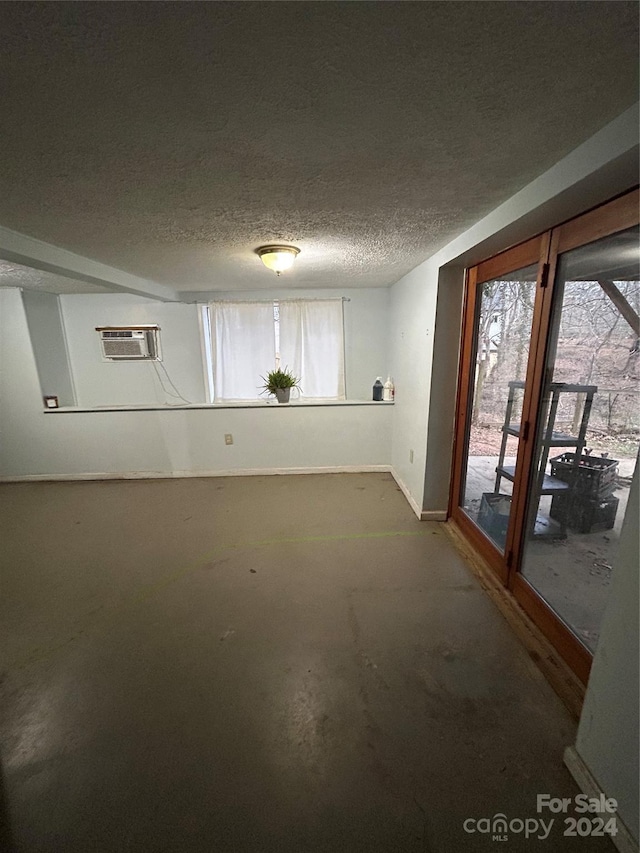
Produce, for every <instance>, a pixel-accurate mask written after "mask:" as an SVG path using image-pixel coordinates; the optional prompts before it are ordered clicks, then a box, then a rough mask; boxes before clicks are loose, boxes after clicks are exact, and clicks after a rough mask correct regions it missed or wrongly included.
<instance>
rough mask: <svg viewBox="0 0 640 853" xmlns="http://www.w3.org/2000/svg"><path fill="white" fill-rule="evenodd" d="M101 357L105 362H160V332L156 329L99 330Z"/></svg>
mask: <svg viewBox="0 0 640 853" xmlns="http://www.w3.org/2000/svg"><path fill="white" fill-rule="evenodd" d="M97 331H98V332H99V334H100V345H101V347H102V357H103V358H104V359H105V360H106V361H120V360H123V361H124V360H127V359H130V360H134V359H135V360H138V359H147V360H148V361H160V330H159V328H158V327H155V328H149V329H142V328H139V327H138V328H131V329H126V328H123V329H100V328H98V329H97Z"/></svg>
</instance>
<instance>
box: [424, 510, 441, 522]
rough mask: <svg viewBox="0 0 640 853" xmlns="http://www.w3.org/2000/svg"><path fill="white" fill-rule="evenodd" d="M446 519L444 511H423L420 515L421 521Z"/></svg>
mask: <svg viewBox="0 0 640 853" xmlns="http://www.w3.org/2000/svg"><path fill="white" fill-rule="evenodd" d="M447 518H448V515H447V511H446V509H423V510H422V512H421V513H420V520H421V521H446V520H447Z"/></svg>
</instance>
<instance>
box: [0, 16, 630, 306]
mask: <svg viewBox="0 0 640 853" xmlns="http://www.w3.org/2000/svg"><path fill="white" fill-rule="evenodd" d="M637 29H638V14H637V5H636V3H635V2H634V3H627V2H615V3H610V2H550V3H549V2H517V3H504V2H474V3H470V2H462V3H458V2H434V3H432V2H415V3H414V2H379V3H355V2H339V3H326V2H318V3H316V2H293V3H289V2H262V3H253V2H236V3H224V2H195V3H191V2H179V3H164V2H160V3H155V2H143V3H136V2H127V3H107V2H104V3H93V2H90V3H84V2H74V3H58V2H48V3H41V2H36V3H32V2H14V3H0V32H1V33H2V36H1V38H2V49H1V51H0V79H2V80H3V85H2V87H1V88H0V120H1V121H2V125H3V131H2V136H3V142H2V157H1V158H0V224H2V225H4V226H6V227H8V228H11V229H14V230H16V231H19V232H23V233H26V234H29V235H31V236H34V237H37V238H39V239H42V240H45V241H47V242H50V243H53V244H55V245H58V246H61V247H64V248H67V249H70V250H72V251H74V252H77V253H79V254H81V255H85V256H88V257H90V258H92V259H94V260H98V261H102V262H104V263H106V264H109V265H111V266H114V267H117V268H119V269H122V270H125V271H127V272H130V273H134V274H136V275H139V276H142V277H145V278H147V279H151V280H153V281H156V282H160V283H163V284H167V285H170V286H171V287H173V288H176V289H178V290H182V291H206V290H209V289H215V290H232V289H234V288H235V289H256V288H260V287H272V286H273V284H274V279H273V274H272V273H269V272H268V271H267V270H266V269H264V268H263V267H262V265H261V264H260V262H259V260H258V259H257V257H256V256H255V255H254V254H253V250H254V249H255V248H256V247H257V246H259V245H260V244H262V243H265V242H271V241H278V242H280V241H284V242H292V243H294V244H295V245H297V246H299V247H300V248H301V249H302V254H301V255H300V257H299V259H298V261H297V263H296V267H295V269H294V270H293V271H292V273H290V274H287V277H286V279H285V277H284V276H283V277H282V279H281V280H280V282H279V284H282V285H284V284H290V285H291V286H292V287H331V286H336V287H340V286H383V285H388V284H390V283H393V282H394V281H396V280H397V279H398V278H399V277H400V276H401V275H403V274H404V273H405V272H407V271H408V270H409V269H411V268H413V267H414V266H415V265H416V264H418V263H420V262H421V261H422V260H424V259H425V258H427V257H429V256H430V255H431V254H432V253H433V252H434V251H436V250H437V249H438V248H440V247H441V246H442V245H444V244H445V243H447V242H448V241H449V240H450V239H452V238H453V237H454V236H456V235H457V234H459V233H460V232H461V231H463V230H464V229H465V228H467V227H468V226H470V225H471V224H472V223H474V222H475V221H477V220H478V219H479V218H480V217H481V216H483V215H484V214H486V213H487V212H488V211H490V210H491V209H493V208H494V207H495V206H496V205H497V204H499V203H500V202H502V201H503V200H505V199H506V198H508V197H509V196H510V195H512V194H513V193H514V192H516V191H517V190H518V189H520V188H521V187H522V186H524V185H525V184H526V183H528V182H529V181H530V180H532V179H533V178H534V177H536V176H537V175H538V174H540V173H541V172H543V171H544V170H546V169H547V168H549V167H550V166H551V165H553V164H554V163H555V162H557V161H558V160H559V159H560V158H561V157H562V156H564V155H565V154H567V153H568V152H569V151H570V150H572V149H573V148H575V147H576V146H577V145H579V144H580V143H581V142H582V141H584V140H585V139H586V138H588V137H589V136H590V135H592V134H593V133H594V132H595V131H597V130H599V129H600V128H601V127H602V126H604V125H605V124H606V123H607V122H609V121H610V120H612V119H613V118H614V117H616V116H617V115H619V114H620V113H621V112H623V110H625V109H626V108H627V107H629V106H630V105H631V104H632V103H633V102H634V101H635V100H636V99H637V60H638V48H637V44H638V32H637Z"/></svg>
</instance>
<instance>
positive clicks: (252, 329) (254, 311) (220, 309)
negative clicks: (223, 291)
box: [209, 302, 276, 403]
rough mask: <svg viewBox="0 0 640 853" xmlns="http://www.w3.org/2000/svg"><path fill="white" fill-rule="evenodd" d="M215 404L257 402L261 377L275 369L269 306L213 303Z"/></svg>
mask: <svg viewBox="0 0 640 853" xmlns="http://www.w3.org/2000/svg"><path fill="white" fill-rule="evenodd" d="M209 311H210V317H211V340H212V344H213V347H212V348H213V381H214V395H215V396H214V401H215V402H216V403H218V402H222V401H225V400H246V401H249V400H258V399H260V391H261V388H260V386H261V385H262V379H261V378H260V377H261V376H266V375H267V373H268V372H269V371H270V370H273V369H274V366H275V359H276V344H275V334H274V325H273V304H272V303H270V302H212V303H211V304H210V305H209Z"/></svg>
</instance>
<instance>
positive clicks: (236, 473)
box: [0, 465, 391, 483]
mask: <svg viewBox="0 0 640 853" xmlns="http://www.w3.org/2000/svg"><path fill="white" fill-rule="evenodd" d="M376 473H378V474H388V473H391V466H390V465H336V466H330V467H327V468H230V469H228V470H227V469H220V470H216V471H117V472H101V471H95V472H88V473H78V474H20V475H15V476H11V475H8V476H5V477H0V483H55V482H69V481H71V482H73V481H74V480H155V479H159V480H172V479H182V478H186V477H256V476H262V475H265V476H271V475H276V474H376Z"/></svg>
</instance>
